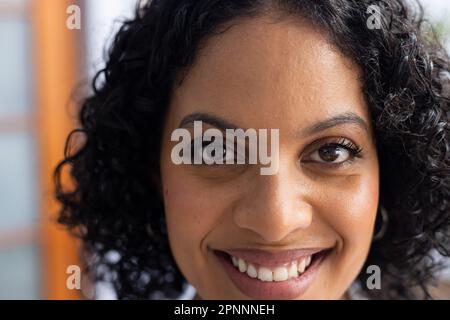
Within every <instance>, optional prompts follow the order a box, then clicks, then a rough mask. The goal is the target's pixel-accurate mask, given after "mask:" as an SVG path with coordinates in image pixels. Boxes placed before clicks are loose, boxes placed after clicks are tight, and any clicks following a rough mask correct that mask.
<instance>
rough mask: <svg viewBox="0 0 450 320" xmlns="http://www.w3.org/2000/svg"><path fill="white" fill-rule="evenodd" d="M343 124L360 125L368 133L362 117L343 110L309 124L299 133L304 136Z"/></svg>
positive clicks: (367, 127)
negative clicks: (340, 112)
mask: <svg viewBox="0 0 450 320" xmlns="http://www.w3.org/2000/svg"><path fill="white" fill-rule="evenodd" d="M344 124H353V125H356V126H358V127H360V128H361V129H363V130H364V131H366V132H367V133H370V130H369V126H368V124H367V122H366V121H365V120H364V119H363V118H361V117H360V116H358V115H357V114H356V113H353V112H345V113H342V114H338V115H336V116H333V117H331V118H329V119H326V120H323V121H319V122H317V123H315V124H313V125H311V126H310V127H307V128H305V129H303V130H301V132H300V135H305V136H306V135H313V134H315V133H318V132H320V131H324V130H326V129H329V128H332V127H336V126H340V125H344Z"/></svg>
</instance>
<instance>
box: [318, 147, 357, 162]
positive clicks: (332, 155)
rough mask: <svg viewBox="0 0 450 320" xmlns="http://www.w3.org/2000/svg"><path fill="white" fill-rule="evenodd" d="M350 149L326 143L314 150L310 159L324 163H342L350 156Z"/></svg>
mask: <svg viewBox="0 0 450 320" xmlns="http://www.w3.org/2000/svg"><path fill="white" fill-rule="evenodd" d="M350 156H351V154H350V151H349V150H347V149H345V148H343V147H341V146H336V145H327V146H324V147H322V148H320V149H319V150H317V151H315V152H313V153H312V155H311V160H313V161H318V162H326V163H342V162H344V161H347V160H348V159H349V158H350Z"/></svg>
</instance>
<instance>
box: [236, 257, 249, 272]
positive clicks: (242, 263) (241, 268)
mask: <svg viewBox="0 0 450 320" xmlns="http://www.w3.org/2000/svg"><path fill="white" fill-rule="evenodd" d="M238 263H239V271H240V272H245V271H247V263H245V261H244V260H242V259H239V260H238Z"/></svg>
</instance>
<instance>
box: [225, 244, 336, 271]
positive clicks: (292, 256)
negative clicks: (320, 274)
mask: <svg viewBox="0 0 450 320" xmlns="http://www.w3.org/2000/svg"><path fill="white" fill-rule="evenodd" d="M327 249H331V248H330V247H322V248H304V249H288V250H279V251H267V250H261V249H247V248H237V249H221V250H217V251H222V252H225V253H227V254H229V255H232V256H234V257H236V258H241V259H244V260H245V261H247V262H250V263H253V264H256V265H263V266H267V267H277V266H280V265H284V264H288V263H290V262H292V261H296V260H299V259H301V258H303V257H307V256H310V255H313V254H315V253H318V252H320V251H324V250H327Z"/></svg>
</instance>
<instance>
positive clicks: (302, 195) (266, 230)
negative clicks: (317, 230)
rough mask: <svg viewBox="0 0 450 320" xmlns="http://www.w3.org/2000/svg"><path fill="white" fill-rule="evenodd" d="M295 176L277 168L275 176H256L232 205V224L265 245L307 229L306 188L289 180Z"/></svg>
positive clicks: (309, 207)
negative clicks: (260, 239)
mask: <svg viewBox="0 0 450 320" xmlns="http://www.w3.org/2000/svg"><path fill="white" fill-rule="evenodd" d="M291 171H292V170H291ZM295 174H296V173H295V172H289V170H287V169H282V168H281V166H280V169H279V171H278V173H277V174H275V175H258V177H257V178H256V179H255V180H254V181H253V183H254V184H252V188H251V191H249V192H248V193H246V194H245V195H243V196H242V198H241V199H240V201H238V202H237V203H235V206H234V209H233V218H234V222H235V223H236V224H237V225H238V226H239V227H240V228H243V229H247V230H251V231H253V232H255V233H257V234H258V235H259V236H260V237H261V238H262V239H264V241H266V242H279V241H281V240H283V239H284V238H286V237H287V236H288V235H289V234H291V233H292V232H294V231H296V230H298V229H305V228H308V227H309V226H310V225H311V222H312V206H311V205H310V204H309V202H308V201H307V197H308V191H307V188H306V187H305V186H302V185H301V184H299V182H298V181H296V179H294V178H293V177H294V176H295ZM297 176H298V173H297Z"/></svg>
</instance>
